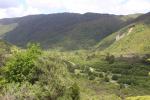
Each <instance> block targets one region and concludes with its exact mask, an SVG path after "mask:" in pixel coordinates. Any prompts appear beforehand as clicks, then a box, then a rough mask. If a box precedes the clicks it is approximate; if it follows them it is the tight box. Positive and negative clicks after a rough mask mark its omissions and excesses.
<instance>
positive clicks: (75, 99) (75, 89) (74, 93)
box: [70, 83, 80, 100]
mask: <svg viewBox="0 0 150 100" xmlns="http://www.w3.org/2000/svg"><path fill="white" fill-rule="evenodd" d="M70 89H71V98H72V100H80V89H79V86H78V85H77V83H74V84H73V85H72V87H71V88H70Z"/></svg>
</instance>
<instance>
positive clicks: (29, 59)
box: [3, 44, 41, 82]
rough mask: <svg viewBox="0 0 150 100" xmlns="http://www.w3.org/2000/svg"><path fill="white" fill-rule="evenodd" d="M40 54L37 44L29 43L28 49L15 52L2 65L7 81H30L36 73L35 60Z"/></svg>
mask: <svg viewBox="0 0 150 100" xmlns="http://www.w3.org/2000/svg"><path fill="white" fill-rule="evenodd" d="M39 55H41V50H40V48H39V45H37V44H30V45H28V49H27V50H24V51H19V52H16V53H14V54H13V55H12V57H11V58H10V59H9V61H7V62H6V65H5V66H4V67H3V70H4V75H3V76H4V77H5V79H6V80H7V81H8V82H23V81H32V80H33V78H34V76H35V75H36V73H37V70H38V68H37V66H36V60H37V59H38V56H39Z"/></svg>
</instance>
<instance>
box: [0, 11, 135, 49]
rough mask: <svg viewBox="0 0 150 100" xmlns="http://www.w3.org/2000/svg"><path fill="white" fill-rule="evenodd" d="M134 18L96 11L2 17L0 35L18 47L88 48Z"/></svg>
mask: <svg viewBox="0 0 150 100" xmlns="http://www.w3.org/2000/svg"><path fill="white" fill-rule="evenodd" d="M133 18H134V17H132V16H131V17H130V16H128V17H127V18H126V16H117V15H110V14H97V13H85V14H78V13H56V14H48V15H30V16H25V17H20V18H7V19H1V20H0V35H1V37H2V38H3V39H5V40H6V41H8V42H10V43H12V44H15V45H18V46H21V47H24V46H25V45H26V44H27V43H28V42H39V43H41V45H42V46H43V47H44V48H59V49H62V48H63V49H69V50H70V49H79V48H84V49H87V48H89V47H92V46H94V45H95V44H96V43H98V42H99V41H100V40H101V39H103V38H104V37H106V36H108V35H110V34H111V33H113V32H115V31H117V30H119V29H120V28H121V27H123V26H124V25H125V23H126V21H129V20H132V19H133Z"/></svg>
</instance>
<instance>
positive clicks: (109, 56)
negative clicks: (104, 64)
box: [105, 53, 115, 64]
mask: <svg viewBox="0 0 150 100" xmlns="http://www.w3.org/2000/svg"><path fill="white" fill-rule="evenodd" d="M105 60H106V61H108V63H109V64H112V63H114V61H115V57H114V55H110V54H109V53H107V55H106V58H105Z"/></svg>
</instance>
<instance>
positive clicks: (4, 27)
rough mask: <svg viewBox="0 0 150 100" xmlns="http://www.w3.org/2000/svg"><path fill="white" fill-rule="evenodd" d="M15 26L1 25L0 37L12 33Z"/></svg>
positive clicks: (13, 24)
mask: <svg viewBox="0 0 150 100" xmlns="http://www.w3.org/2000/svg"><path fill="white" fill-rule="evenodd" d="M16 26H17V24H16V23H12V24H8V25H1V24H0V36H1V35H3V34H5V33H7V32H10V31H12V30H13V29H14V28H15V27H16Z"/></svg>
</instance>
